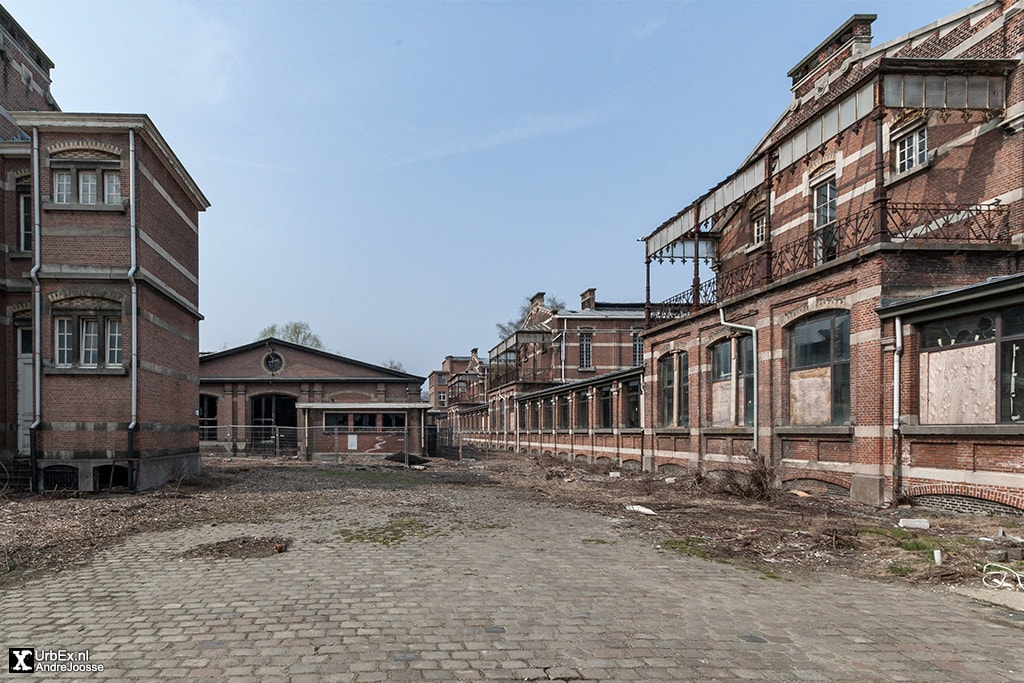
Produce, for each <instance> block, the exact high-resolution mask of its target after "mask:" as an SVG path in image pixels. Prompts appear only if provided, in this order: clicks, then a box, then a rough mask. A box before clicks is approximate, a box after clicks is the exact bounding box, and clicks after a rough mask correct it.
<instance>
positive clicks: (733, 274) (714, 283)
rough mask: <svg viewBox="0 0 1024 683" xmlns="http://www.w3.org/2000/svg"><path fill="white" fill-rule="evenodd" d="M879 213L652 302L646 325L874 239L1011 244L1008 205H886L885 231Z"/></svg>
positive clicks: (846, 220)
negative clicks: (695, 289)
mask: <svg viewBox="0 0 1024 683" xmlns="http://www.w3.org/2000/svg"><path fill="white" fill-rule="evenodd" d="M877 216H878V213H877V211H876V210H875V209H874V208H867V209H863V210H861V211H858V212H856V213H853V214H850V215H848V216H845V217H843V218H841V219H837V220H836V221H834V222H832V223H830V224H828V225H826V226H823V227H821V228H819V229H817V230H815V231H814V232H813V233H811V234H810V235H805V236H803V237H799V238H797V239H794V240H790V241H788V242H785V243H783V244H780V245H778V246H775V247H774V248H773V250H772V251H771V252H770V253H769V252H767V251H761V252H759V253H758V254H757V255H756V256H754V257H753V258H752V259H750V260H749V261H747V262H745V263H743V264H741V265H739V266H736V267H734V268H729V269H726V270H723V271H721V272H719V273H718V276H717V277H716V278H712V279H709V280H707V281H704V282H701V283H700V287H699V296H698V300H697V301H694V290H693V288H692V287H691V288H690V289H687V290H686V291H684V292H681V293H679V294H677V295H675V296H673V297H671V298H670V299H666V300H665V301H662V302H661V303H652V304H651V305H650V315H649V318H648V321H649V324H650V325H656V324H659V323H662V322H666V321H668V320H673V319H676V318H682V317H686V316H687V315H689V314H690V313H692V312H694V311H697V310H700V309H701V308H704V307H705V306H710V305H714V304H716V303H718V302H719V301H723V300H725V299H728V298H731V297H734V296H737V295H740V294H742V293H743V292H746V291H750V290H752V289H755V288H757V287H761V286H763V285H765V284H767V283H768V282H773V281H775V280H779V279H781V278H784V277H787V276H789V275H793V274H796V273H799V272H801V271H805V270H810V269H812V268H815V267H817V266H820V265H823V264H825V263H828V262H829V261H833V260H835V259H837V258H839V257H840V256H842V255H844V254H848V253H850V252H852V251H855V250H857V249H860V248H861V247H864V246H866V245H868V244H871V243H872V242H878V241H886V242H894V243H900V242H944V243H974V244H1005V243H1008V242H1009V217H1010V212H1009V206H1005V205H1001V204H986V205H977V204H948V203H947V204H921V203H916V204H915V203H889V204H888V206H887V211H886V221H885V229H884V232H882V231H880V230H879V227H880V226H879V225H878V221H877Z"/></svg>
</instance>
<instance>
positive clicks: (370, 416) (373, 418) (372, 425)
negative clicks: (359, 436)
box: [352, 413, 377, 430]
mask: <svg viewBox="0 0 1024 683" xmlns="http://www.w3.org/2000/svg"><path fill="white" fill-rule="evenodd" d="M352 427H353V428H354V429H364V430H367V429H376V428H377V415H376V413H354V414H353V415H352Z"/></svg>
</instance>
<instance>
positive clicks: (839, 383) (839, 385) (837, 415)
mask: <svg viewBox="0 0 1024 683" xmlns="http://www.w3.org/2000/svg"><path fill="white" fill-rule="evenodd" d="M849 422H850V364H849V363H839V364H837V365H833V366H832V424H837V425H841V424H847V423H849Z"/></svg>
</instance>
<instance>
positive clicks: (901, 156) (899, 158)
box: [893, 128, 928, 173]
mask: <svg viewBox="0 0 1024 683" xmlns="http://www.w3.org/2000/svg"><path fill="white" fill-rule="evenodd" d="M893 147H894V149H895V153H896V172H897V173H904V172H906V171H909V170H910V169H912V168H914V167H915V166H921V165H923V164H924V163H925V162H926V161H928V129H927V128H919V129H917V130H915V131H914V132H913V133H910V134H908V135H904V136H903V137H901V138H899V139H897V140H896V144H895V145H894V146H893Z"/></svg>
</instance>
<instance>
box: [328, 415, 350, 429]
mask: <svg viewBox="0 0 1024 683" xmlns="http://www.w3.org/2000/svg"><path fill="white" fill-rule="evenodd" d="M324 431H325V432H344V431H348V413H324Z"/></svg>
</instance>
